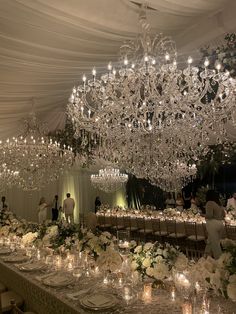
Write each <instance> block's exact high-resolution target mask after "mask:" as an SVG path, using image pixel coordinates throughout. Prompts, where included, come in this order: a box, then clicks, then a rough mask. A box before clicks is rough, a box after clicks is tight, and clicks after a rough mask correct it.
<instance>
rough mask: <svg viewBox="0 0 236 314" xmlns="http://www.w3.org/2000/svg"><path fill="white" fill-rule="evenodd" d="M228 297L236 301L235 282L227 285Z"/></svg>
mask: <svg viewBox="0 0 236 314" xmlns="http://www.w3.org/2000/svg"><path fill="white" fill-rule="evenodd" d="M227 294H228V297H229V298H230V299H231V300H232V301H235V302H236V282H233V283H229V284H228V286H227Z"/></svg>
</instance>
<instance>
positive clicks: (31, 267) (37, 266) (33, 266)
mask: <svg viewBox="0 0 236 314" xmlns="http://www.w3.org/2000/svg"><path fill="white" fill-rule="evenodd" d="M46 268H47V265H45V264H43V263H42V262H35V263H25V264H23V265H22V264H21V265H20V267H19V269H20V270H23V271H37V270H43V269H46Z"/></svg>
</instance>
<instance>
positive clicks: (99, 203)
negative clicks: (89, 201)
mask: <svg viewBox="0 0 236 314" xmlns="http://www.w3.org/2000/svg"><path fill="white" fill-rule="evenodd" d="M101 205H102V203H101V201H100V197H99V196H97V197H96V199H95V214H96V212H97V211H98V210H99V207H100V206H101Z"/></svg>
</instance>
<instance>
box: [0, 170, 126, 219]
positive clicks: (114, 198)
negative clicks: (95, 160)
mask: <svg viewBox="0 0 236 314" xmlns="http://www.w3.org/2000/svg"><path fill="white" fill-rule="evenodd" d="M90 175H91V171H89V170H88V169H80V168H77V167H73V168H72V169H71V170H68V171H66V172H65V173H64V174H63V175H62V176H61V177H60V178H59V180H58V181H56V182H52V183H51V184H50V185H48V186H45V187H44V188H43V189H42V190H40V191H32V192H27V191H22V190H20V189H18V188H12V189H9V190H7V191H5V192H4V193H2V195H5V196H6V198H7V203H8V204H9V207H10V209H11V210H12V211H13V212H14V213H15V214H16V215H17V216H18V217H21V218H25V219H27V220H29V221H37V220H38V216H37V208H38V203H39V200H40V198H41V197H42V196H44V197H45V198H46V201H47V203H51V202H52V200H53V198H54V195H56V194H58V195H59V203H60V204H61V205H62V202H63V200H64V199H65V198H66V193H67V192H69V193H71V197H73V198H74V200H75V204H76V207H75V211H74V216H75V221H76V222H78V220H79V213H80V212H81V213H86V212H88V211H94V208H95V205H94V202H95V198H96V196H100V199H101V201H102V203H103V204H109V205H110V206H115V205H120V206H126V193H125V187H123V188H122V189H120V190H119V191H117V192H115V193H110V194H107V193H104V192H102V191H99V190H97V189H95V188H94V187H93V186H92V184H91V182H90ZM50 218H51V206H50V207H49V210H48V219H50Z"/></svg>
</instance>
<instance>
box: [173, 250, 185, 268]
mask: <svg viewBox="0 0 236 314" xmlns="http://www.w3.org/2000/svg"><path fill="white" fill-rule="evenodd" d="M187 266H188V259H187V257H186V256H185V255H184V254H182V253H181V254H180V255H179V256H178V257H177V259H176V261H175V268H176V269H177V270H179V271H182V270H184V269H186V268H187Z"/></svg>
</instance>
